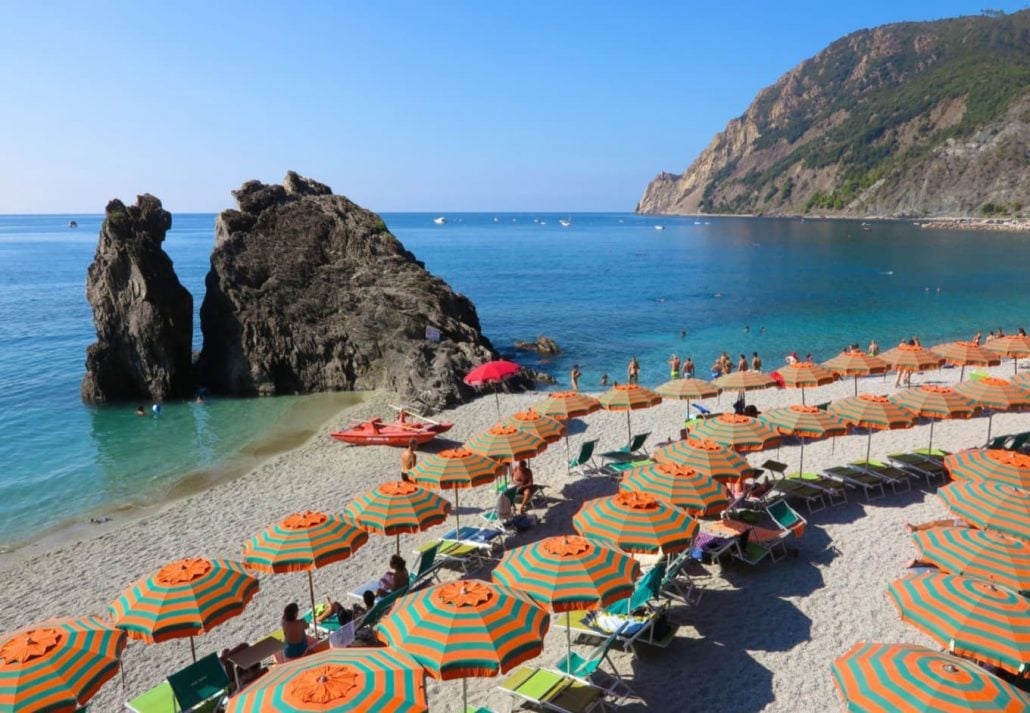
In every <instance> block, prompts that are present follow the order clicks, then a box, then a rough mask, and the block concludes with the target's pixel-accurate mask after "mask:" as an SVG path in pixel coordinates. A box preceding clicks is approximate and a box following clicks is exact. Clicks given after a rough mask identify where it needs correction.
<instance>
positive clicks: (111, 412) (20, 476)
mask: <svg viewBox="0 0 1030 713" xmlns="http://www.w3.org/2000/svg"><path fill="white" fill-rule="evenodd" d="M383 217H384V219H385V221H386V223H387V225H388V227H389V228H390V230H391V231H392V232H393V233H394V235H396V236H397V237H398V238H399V239H400V240H401V241H402V242H403V243H404V245H405V246H406V247H407V248H408V249H409V250H410V251H411V252H413V253H414V254H415V255H416V257H417V258H418V259H419V260H421V261H423V262H424V263H425V266H426V268H427V269H429V270H430V271H431V272H432V273H434V274H436V275H438V276H439V277H441V278H443V279H444V280H446V281H447V282H448V283H450V285H451V286H452V287H453V288H454V289H455V290H457V291H459V292H461V293H463V294H465V295H466V296H468V297H469V298H470V299H471V300H472V301H473V302H474V303H475V305H476V307H477V310H478V313H479V319H480V322H481V324H482V328H483V331H484V333H485V334H486V335H487V336H488V337H489V338H490V339H491V341H492V342H493V344H494V346H495V347H496V348H497V349H498V350H499V351H500V352H501V353H502V354H504V355H505V356H506V357H507V358H512V359H514V360H516V361H518V362H519V363H522V364H525V365H526V366H530V367H533V368H536V369H540V370H543V371H546V372H549V373H551V374H553V375H554V376H555V377H556V378H557V380H558V382H559V383H558V387H557V388H562V387H566V386H567V385H568V374H569V371H570V370H571V369H572V367H573V365H574V364H577V365H578V366H579V368H580V370H581V371H582V374H583V376H582V378H581V381H580V386H581V388H582V389H584V390H601V386H600V384H601V380H602V378H603V376H604V375H607V377H608V380H609V383H614V382H615V381H624V380H625V378H626V367H627V363H628V362H629V360H630V358H631V357H633V356H636V357H637V358H638V360H639V361H640V364H641V382H642V383H645V384H649V385H657V384H659V383H661V382H663V381H665V380H666V379H667V376H668V366H667V361H668V359H669V358H670V356H671V355H673V354H677V355H679V356H680V357H681V358H684V357H687V356H689V357H691V358H692V359H693V361H694V363H695V364H696V365H697V373H698V375H699V376H704V377H706V376H707V375H708V372H709V366H710V365H711V363H712V362H713V361H714V360H715V358H716V357H717V356H718V355H719V354H720V353H722V352H723V351H725V352H727V353H728V354H729V355H730V357H731V359H732V360H733V361H734V362H736V361H737V359H738V358H739V355H740V354H746V355H747V356H748V358H749V359H750V357H751V354H752V353H753V352H758V353H759V354H760V355H761V356H762V359H763V361H764V362H765V365H766V367H767V368H769V367H772V366H775V365H777V364H782V363H783V358H784V356H785V355H786V354H788V353H790V352H794V351H796V352H797V353H798V355H799V356H801V357H804V356H805V355H808V354H811V355H812V357H813V358H814V359H816V360H825V359H828V358H829V357H831V356H833V355H835V354H836V353H837V352H839V351H840V350H841V349H842V348H843V347H844V346H846V345H850V344H854V343H858V344H860V345H861V346H862V347H865V346H866V345H867V344H868V343H869V341H870V340H871V339H875V340H877V341H878V342H879V344H880V345H881V347H882V348H884V349H886V348H888V347H890V346H893V345H895V344H897V343H898V342H899V341H900V340H902V339H908V338H911V337H913V336H917V337H919V339H920V340H921V341H922V343H923V344H924V345H932V344H935V343H938V342H942V341H948V340H953V339H961V338H967V339H968V338H970V337H972V336H973V335H974V334H975V333H976V332H978V331H979V332H983V333H984V334H986V333H987V332H988V331H990V330H993V329H998V328H1002V329H1004V330H1005V331H1006V332H1008V331H1010V330H1014V329H1015V328H1017V327H1019V326H1027V323H1028V321H1030V279H1027V274H1026V271H1027V267H1028V265H1030V263H1028V261H1027V255H1028V254H1030V250H1028V247H1030V246H1028V242H1030V234H1026V233H1023V234H1018V233H999V232H990V233H988V232H962V231H943V230H928V229H921V228H919V227H917V226H916V225H913V224H912V223H910V222H902V221H899V222H879V221H877V222H874V223H872V224H871V226H869V227H868V229H866V228H863V226H862V225H861V224H860V223H859V222H857V221H834V220H813V219H808V220H801V219H771V218H729V217H705V218H700V219H696V218H686V217H684V218H672V217H655V216H638V215H634V214H628V213H590V214H578V213H573V214H559V213H449V214H446V215H444V216H440V215H434V214H417V213H398V214H384V215H383ZM438 217H443V218H445V222H443V223H439V224H438V223H437V222H435V221H434V218H438ZM102 218H103V216H100V215H18V216H0V550H11V549H13V548H16V547H17V546H19V545H21V544H24V543H26V542H28V541H32V540H34V539H36V538H39V537H41V536H42V535H44V534H47V533H50V532H52V531H54V530H55V529H59V528H62V527H65V526H67V525H68V524H69V523H83V522H88V521H89V520H90V519H99V520H103V519H104V518H105V517H107V516H109V515H110V514H111V513H113V512H117V511H122V510H131V509H133V508H139V507H145V506H148V505H154V504H158V503H161V502H163V501H165V500H167V499H168V498H170V497H174V496H175V495H176V494H179V493H182V492H184V491H186V490H188V489H189V488H197V487H204V486H205V485H207V484H209V483H212V482H215V481H217V480H219V479H220V478H223V477H228V476H230V475H232V474H233V473H239V472H243V471H245V470H246V469H247V468H249V467H251V466H252V465H253V464H254V463H256V462H257V461H259V460H260V458H261V457H263V456H264V455H267V454H268V453H270V452H274V451H275V449H276V448H277V447H288V446H289V445H290V444H292V443H294V442H296V441H298V440H302V438H303V437H304V436H305V435H306V434H307V433H310V432H311V431H310V429H311V428H313V425H317V422H318V421H319V420H320V419H323V420H324V419H325V418H328V417H329V415H330V414H332V413H334V412H335V410H336V409H338V408H340V406H341V404H345V403H349V402H348V401H347V397H345V396H344V397H333V398H328V397H324V396H323V397H319V396H302V397H278V398H260V399H221V398H208V399H206V400H205V401H204V402H203V403H196V402H184V403H171V404H165V405H164V407H163V410H162V412H161V413H160V415H159V416H154V415H152V414H151V412H150V409H149V406H150V405H149V404H136V403H128V404H121V405H113V406H103V407H96V406H88V405H85V404H83V403H82V401H81V399H80V395H79V384H80V382H81V380H82V376H83V372H84V360H85V352H86V347H87V346H88V345H89V344H90V343H91V342H93V341H94V340H95V337H96V335H95V331H94V328H93V324H92V314H91V311H90V307H89V304H88V303H87V302H86V297H85V279H86V270H87V268H88V266H89V264H90V262H91V261H92V259H93V254H94V251H95V250H96V243H97V236H98V234H99V229H100V224H101V221H102ZM73 220H74V221H76V222H77V224H78V226H77V227H76V228H71V227H69V222H70V221H73ZM214 222H215V216H214V215H212V214H178V215H175V216H174V219H173V227H172V229H171V231H170V232H169V233H168V236H167V239H166V241H165V250H166V251H167V252H168V254H169V255H170V256H171V258H172V260H173V261H174V264H175V269H176V271H177V273H178V275H179V279H180V280H181V281H182V283H183V284H184V285H185V286H186V287H187V289H189V290H190V292H191V293H192V294H193V296H194V302H195V309H196V311H197V314H196V315H195V317H194V325H195V335H194V349H195V350H199V349H200V346H201V335H200V320H199V309H200V304H201V301H202V299H203V291H204V276H205V274H206V272H207V269H208V265H209V256H210V252H211V248H212V245H213V242H214ZM565 224H567V225H565ZM539 335H546V336H549V337H551V338H553V339H554V340H556V341H557V343H558V344H559V346H560V347H561V353H560V354H558V355H556V356H552V357H546V358H544V357H541V356H539V355H537V354H535V353H533V352H517V351H516V350H515V349H514V344H515V342H516V341H518V340H529V341H532V340H533V339H535V338H536V337H537V336H539ZM341 399H342V400H341ZM138 405H143V406H144V407H145V409H146V413H147V416H146V417H144V418H140V417H138V416H136V414H135V411H136V407H137V406H138Z"/></svg>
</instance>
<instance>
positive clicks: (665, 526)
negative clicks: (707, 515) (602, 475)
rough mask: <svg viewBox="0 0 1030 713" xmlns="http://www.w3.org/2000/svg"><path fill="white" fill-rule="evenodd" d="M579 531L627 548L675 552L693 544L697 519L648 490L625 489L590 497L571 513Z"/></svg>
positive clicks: (604, 541) (584, 535)
mask: <svg viewBox="0 0 1030 713" xmlns="http://www.w3.org/2000/svg"><path fill="white" fill-rule="evenodd" d="M572 526H573V527H574V528H576V532H578V533H579V534H581V535H583V537H587V538H589V539H592V540H594V541H598V542H601V543H602V544H612V545H614V546H616V547H618V548H619V549H621V550H623V551H625V552H637V553H641V554H658V553H663V554H672V553H676V552H679V551H681V550H685V549H686V548H688V547H690V543H691V542H692V541H693V539H694V535H695V534H696V533H697V529H698V525H697V521H696V520H694V519H693V518H691V517H690V516H689V515H687V513H686V512H684V511H683V510H681V509H679V508H678V507H676V506H674V505H671V504H669V503H667V502H664V501H662V500H659V499H657V498H656V497H654V496H653V495H648V494H647V493H637V492H631V491H622V492H620V493H616V494H615V495H609V496H607V497H603V498H595V499H594V500H587V501H586V502H585V503H583V504H582V505H581V506H580V508H579V512H577V513H576V514H575V515H573V517H572Z"/></svg>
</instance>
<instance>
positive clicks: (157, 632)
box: [107, 557, 258, 644]
mask: <svg viewBox="0 0 1030 713" xmlns="http://www.w3.org/2000/svg"><path fill="white" fill-rule="evenodd" d="M257 591H258V581H257V579H256V578H254V577H253V576H251V575H250V574H249V573H247V571H246V570H245V569H244V568H243V565H242V564H240V563H239V562H232V561H229V560H210V559H204V558H202V557H189V558H186V559H181V560H178V561H176V562H171V563H169V564H166V565H165V566H164V567H162V568H161V569H159V570H157V571H156V572H152V573H151V574H149V575H147V576H146V577H143V578H142V579H140V580H138V581H136V582H134V583H133V584H131V585H130V586H129V587H128V588H127V589H125V590H124V591H123V592H122V593H121V594H120V595H119V596H118V598H117V599H115V600H114V601H113V602H111V604H110V606H108V608H107V610H108V614H109V615H110V617H111V620H112V621H113V622H114V624H115V625H116V626H117V627H118V628H119V629H123V630H124V631H125V632H126V633H127V634H128V635H129V636H130V637H132V638H133V639H139V640H141V641H145V642H147V643H148V644H153V643H157V642H161V641H168V640H170V639H178V638H182V637H186V636H189V637H193V636H196V635H198V634H202V633H204V632H205V631H210V630H211V629H213V628H214V627H215V626H217V625H218V624H221V623H222V622H223V621H226V620H227V619H231V618H232V617H234V616H236V615H237V614H239V613H241V612H242V611H243V609H244V607H246V606H247V604H248V603H249V602H250V600H251V599H253V598H254V595H255V594H257Z"/></svg>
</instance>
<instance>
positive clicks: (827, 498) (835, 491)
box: [762, 461, 848, 512]
mask: <svg viewBox="0 0 1030 713" xmlns="http://www.w3.org/2000/svg"><path fill="white" fill-rule="evenodd" d="M773 465H775V466H778V467H779V468H780V470H777V469H776V468H772V467H769V470H770V471H772V472H774V473H779V474H780V475H781V476H782V480H781V481H778V482H783V481H791V482H793V483H795V485H793V486H790V487H792V488H794V489H795V491H796V492H797V491H798V489H797V485H796V484H797V483H801V484H802V485H808V486H810V487H813V488H816V489H817V490H820V491H821V492H822V495H823V500H824V502H825V504H826V505H843V504H844V503H846V502H847V501H848V489H847V487H845V485H844V483H841V482H840V481H838V480H834V479H833V478H830V477H827V476H825V475H823V474H822V473H808V472H806V473H789V474H788V473H786V472H784V470H785V469H786V466H785V465H784V464H783V463H778V462H776V461H766V462H765V463H763V464H762V467H763V468H766V467H767V466H773ZM809 512H813V511H812V510H811V509H809Z"/></svg>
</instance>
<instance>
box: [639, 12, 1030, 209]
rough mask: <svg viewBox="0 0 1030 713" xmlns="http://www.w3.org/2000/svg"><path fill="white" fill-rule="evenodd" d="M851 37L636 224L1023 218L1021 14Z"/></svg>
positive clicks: (648, 199)
mask: <svg viewBox="0 0 1030 713" xmlns="http://www.w3.org/2000/svg"><path fill="white" fill-rule="evenodd" d="M985 13H986V15H987V16H983V17H961V18H957V19H952V20H939V21H936V22H919V23H916V22H907V23H900V24H894V25H885V26H883V27H877V28H874V29H870V30H861V31H859V32H855V33H852V34H850V35H848V36H847V37H844V38H842V39H840V40H837V41H836V42H834V43H833V44H831V45H830V46H829V47H827V48H826V49H825V50H823V51H822V52H820V53H819V54H817V55H816V56H815V57H813V58H811V59H808V60H805V61H804V62H802V63H801V64H799V65H798V66H797V67H795V68H794V69H792V70H790V71H789V72H788V73H787V74H785V75H784V76H783V77H781V78H780V79H779V80H778V81H777V82H776V83H775V84H774V85H773V86H771V87H767V88H765V89H763V90H762V91H761V92H759V94H758V96H757V97H756V98H755V100H754V102H753V103H752V104H751V106H750V107H748V109H747V111H746V112H745V113H744V114H743V115H742V116H740V117H738V118H736V119H733V120H731V121H730V122H729V123H728V124H727V125H726V128H725V129H724V130H723V131H722V132H720V133H719V134H718V135H716V137H715V138H714V139H713V140H712V142H711V143H710V144H709V146H708V148H706V149H705V150H704V151H703V152H702V153H701V155H700V156H698V157H697V159H696V160H695V161H694V162H693V163H692V164H691V165H690V167H689V168H688V169H687V170H686V171H685V172H684V173H683V174H672V173H660V174H659V175H658V176H657V177H656V178H655V179H654V180H653V181H652V182H651V183H650V185H648V187H647V189H646V190H645V192H644V195H643V197H642V198H641V199H640V202H639V203H638V204H637V211H638V212H641V213H750V214H756V213H764V214H768V215H776V214H797V213H817V214H827V215H838V216H866V215H886V216H897V217H908V216H913V217H914V216H940V215H951V216H959V215H968V216H981V217H982V216H988V217H1011V216H1017V215H1024V216H1025V215H1027V214H1028V210H1030V170H1027V166H1028V158H1027V157H1028V156H1030V39H1028V38H1030V10H1024V11H1021V12H1017V13H1013V14H1011V15H1004V14H1002V13H996V12H990V13H988V12H987V11H985Z"/></svg>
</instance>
